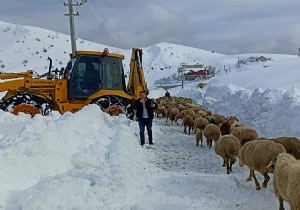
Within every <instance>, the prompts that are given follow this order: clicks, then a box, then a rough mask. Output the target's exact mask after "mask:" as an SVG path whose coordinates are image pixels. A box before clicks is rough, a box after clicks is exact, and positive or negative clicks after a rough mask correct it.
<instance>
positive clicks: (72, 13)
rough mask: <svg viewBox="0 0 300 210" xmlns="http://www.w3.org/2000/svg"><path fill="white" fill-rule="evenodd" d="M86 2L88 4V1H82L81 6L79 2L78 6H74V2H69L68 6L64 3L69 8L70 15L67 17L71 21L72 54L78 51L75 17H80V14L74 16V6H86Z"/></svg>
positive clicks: (69, 0)
mask: <svg viewBox="0 0 300 210" xmlns="http://www.w3.org/2000/svg"><path fill="white" fill-rule="evenodd" d="M86 2H87V0H82V1H81V3H80V4H78V2H76V4H73V0H68V4H66V3H64V6H69V14H65V15H66V16H69V19H70V35H71V45H72V54H73V53H74V52H75V51H76V50H77V49H76V36H75V22H74V16H78V15H79V13H78V12H77V13H75V14H74V9H73V6H81V5H82V4H84V3H86Z"/></svg>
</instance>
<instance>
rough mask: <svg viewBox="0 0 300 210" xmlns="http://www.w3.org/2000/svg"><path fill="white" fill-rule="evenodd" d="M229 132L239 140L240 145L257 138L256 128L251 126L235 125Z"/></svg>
mask: <svg viewBox="0 0 300 210" xmlns="http://www.w3.org/2000/svg"><path fill="white" fill-rule="evenodd" d="M231 134H232V135H234V136H236V137H237V138H238V139H239V140H240V142H241V146H243V145H244V144H245V143H246V142H248V141H251V140H257V139H258V138H259V136H258V134H257V132H256V130H254V129H252V128H245V127H236V128H234V129H233V130H232V132H231Z"/></svg>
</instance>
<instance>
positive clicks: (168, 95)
mask: <svg viewBox="0 0 300 210" xmlns="http://www.w3.org/2000/svg"><path fill="white" fill-rule="evenodd" d="M165 97H167V98H170V97H171V95H170V93H169V91H168V90H167V91H166V93H165Z"/></svg>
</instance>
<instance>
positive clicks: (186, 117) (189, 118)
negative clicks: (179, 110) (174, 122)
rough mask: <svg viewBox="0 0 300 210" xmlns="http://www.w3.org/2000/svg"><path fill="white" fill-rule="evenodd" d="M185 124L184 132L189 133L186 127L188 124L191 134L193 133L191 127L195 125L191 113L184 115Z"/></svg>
mask: <svg viewBox="0 0 300 210" xmlns="http://www.w3.org/2000/svg"><path fill="white" fill-rule="evenodd" d="M183 126H184V131H183V132H184V133H187V132H186V127H187V126H188V127H189V135H190V134H191V129H192V127H193V117H192V116H191V115H189V114H187V115H184V117H183Z"/></svg>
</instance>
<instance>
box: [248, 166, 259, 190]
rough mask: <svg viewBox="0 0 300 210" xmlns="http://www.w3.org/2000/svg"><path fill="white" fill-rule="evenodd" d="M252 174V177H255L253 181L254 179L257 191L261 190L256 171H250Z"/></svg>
mask: <svg viewBox="0 0 300 210" xmlns="http://www.w3.org/2000/svg"><path fill="white" fill-rule="evenodd" d="M250 173H251V175H252V177H253V179H254V182H255V186H256V190H260V184H259V182H258V181H257V179H256V175H255V172H254V170H253V169H250Z"/></svg>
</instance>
